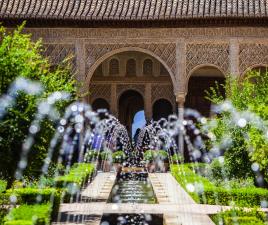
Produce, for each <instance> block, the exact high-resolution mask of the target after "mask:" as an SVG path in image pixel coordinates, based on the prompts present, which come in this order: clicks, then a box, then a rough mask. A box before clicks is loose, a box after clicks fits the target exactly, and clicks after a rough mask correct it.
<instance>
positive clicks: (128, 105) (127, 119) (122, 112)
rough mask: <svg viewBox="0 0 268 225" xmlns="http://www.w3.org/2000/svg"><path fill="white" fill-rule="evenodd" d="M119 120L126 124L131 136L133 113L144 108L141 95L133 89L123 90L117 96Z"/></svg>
mask: <svg viewBox="0 0 268 225" xmlns="http://www.w3.org/2000/svg"><path fill="white" fill-rule="evenodd" d="M118 108H119V120H120V122H121V123H122V124H123V125H125V126H126V128H127V130H128V132H129V135H130V136H132V134H131V133H132V131H131V130H132V123H133V119H134V116H135V114H136V113H137V112H138V111H141V110H143V109H144V101H143V97H142V95H141V94H140V93H139V92H137V91H134V90H128V91H125V92H124V93H123V94H122V95H121V96H120V98H119V102H118Z"/></svg>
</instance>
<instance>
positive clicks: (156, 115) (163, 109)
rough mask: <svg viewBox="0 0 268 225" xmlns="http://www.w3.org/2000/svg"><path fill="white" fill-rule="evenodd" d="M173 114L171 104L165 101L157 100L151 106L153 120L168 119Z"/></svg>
mask: <svg viewBox="0 0 268 225" xmlns="http://www.w3.org/2000/svg"><path fill="white" fill-rule="evenodd" d="M172 113H173V110H172V104H171V103H170V101H168V100H166V99H159V100H157V101H156V102H155V103H154V105H153V120H154V121H157V120H160V119H161V118H166V119H167V118H168V116H169V115H171V114H172Z"/></svg>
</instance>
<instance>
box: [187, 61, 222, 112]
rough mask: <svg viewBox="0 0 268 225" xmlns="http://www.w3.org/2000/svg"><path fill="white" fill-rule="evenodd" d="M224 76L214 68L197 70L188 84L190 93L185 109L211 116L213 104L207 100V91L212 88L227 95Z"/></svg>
mask: <svg viewBox="0 0 268 225" xmlns="http://www.w3.org/2000/svg"><path fill="white" fill-rule="evenodd" d="M224 83H225V77H224V74H223V73H222V72H221V71H220V70H219V69H217V68H216V67H213V66H204V67H200V68H199V69H197V70H195V71H194V72H193V73H192V74H191V76H190V79H189V82H188V92H187V96H186V101H185V108H190V109H194V110H196V111H198V112H199V113H200V114H201V115H203V116H205V117H209V116H210V115H211V102H210V101H209V100H208V99H207V93H206V92H207V91H209V90H210V88H216V89H219V92H220V93H222V94H223V95H225V92H224V88H223V86H222V85H223V84H224Z"/></svg>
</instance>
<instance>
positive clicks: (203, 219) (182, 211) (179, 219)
mask: <svg viewBox="0 0 268 225" xmlns="http://www.w3.org/2000/svg"><path fill="white" fill-rule="evenodd" d="M149 177H150V180H151V182H152V185H153V189H154V192H155V195H156V197H157V200H158V203H159V205H160V206H162V207H161V208H162V210H163V211H162V213H163V214H164V224H165V225H213V224H214V223H213V222H212V220H211V219H210V218H209V216H208V215H207V214H210V213H211V212H213V213H215V212H219V211H221V209H222V207H220V206H216V207H214V206H208V205H206V206H204V205H199V204H197V203H195V201H194V200H193V199H192V198H191V197H190V196H189V195H188V193H187V192H186V191H185V190H184V189H183V188H182V187H181V186H180V185H179V184H178V183H177V181H176V180H175V178H174V177H173V176H172V175H171V174H170V173H150V174H149ZM211 214H212V213H211Z"/></svg>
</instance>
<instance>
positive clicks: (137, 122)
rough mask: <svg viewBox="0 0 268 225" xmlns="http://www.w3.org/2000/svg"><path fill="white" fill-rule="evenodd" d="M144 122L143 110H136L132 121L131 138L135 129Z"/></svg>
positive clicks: (142, 125)
mask: <svg viewBox="0 0 268 225" xmlns="http://www.w3.org/2000/svg"><path fill="white" fill-rule="evenodd" d="M145 124H146V120H145V115H144V110H142V111H139V112H137V113H136V115H135V116H134V120H133V123H132V138H133V137H134V135H135V132H136V130H137V129H138V128H141V127H144V125H145Z"/></svg>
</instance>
